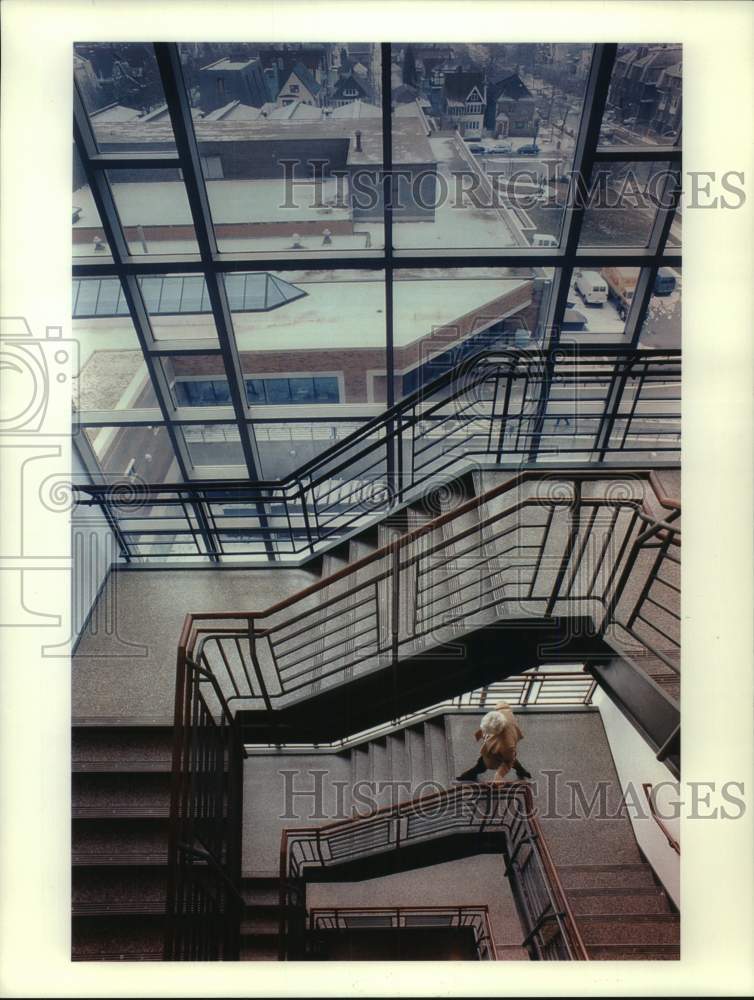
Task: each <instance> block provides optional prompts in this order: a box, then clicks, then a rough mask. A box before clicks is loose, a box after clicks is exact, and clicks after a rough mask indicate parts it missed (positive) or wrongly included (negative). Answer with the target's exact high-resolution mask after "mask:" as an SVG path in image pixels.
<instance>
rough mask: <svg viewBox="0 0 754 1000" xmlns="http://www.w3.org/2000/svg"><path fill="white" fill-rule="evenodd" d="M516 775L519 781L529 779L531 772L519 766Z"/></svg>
mask: <svg viewBox="0 0 754 1000" xmlns="http://www.w3.org/2000/svg"><path fill="white" fill-rule="evenodd" d="M517 777H518V780H519V781H531V774H530V773H529V772H528V771H527V770H526V768H525V767H522V768H521V770H520V771H519V772H518V774H517Z"/></svg>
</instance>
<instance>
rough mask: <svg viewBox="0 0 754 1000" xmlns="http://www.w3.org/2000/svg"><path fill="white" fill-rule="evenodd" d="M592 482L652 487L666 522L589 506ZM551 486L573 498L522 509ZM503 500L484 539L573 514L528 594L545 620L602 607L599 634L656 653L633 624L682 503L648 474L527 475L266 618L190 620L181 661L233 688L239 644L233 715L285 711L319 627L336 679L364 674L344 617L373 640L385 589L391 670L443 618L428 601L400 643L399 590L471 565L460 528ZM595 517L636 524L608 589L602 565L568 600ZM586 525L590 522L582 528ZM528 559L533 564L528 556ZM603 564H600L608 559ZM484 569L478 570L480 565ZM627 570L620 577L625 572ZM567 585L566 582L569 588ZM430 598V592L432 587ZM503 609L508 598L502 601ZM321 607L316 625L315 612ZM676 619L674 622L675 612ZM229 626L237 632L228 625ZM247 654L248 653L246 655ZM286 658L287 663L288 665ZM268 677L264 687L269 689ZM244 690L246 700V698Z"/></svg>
mask: <svg viewBox="0 0 754 1000" xmlns="http://www.w3.org/2000/svg"><path fill="white" fill-rule="evenodd" d="M590 482H607V483H610V482H618V483H624V484H625V483H626V482H629V483H632V482H643V483H645V484H648V486H649V487H650V488H651V490H652V493H653V494H654V497H655V499H656V501H657V503H658V504H659V505H660V506H661V507H663V508H664V509H666V510H668V511H669V515H668V517H666V518H665V519H664V520H663V519H658V518H657V516H656V515H655V514H654V513H653V512H652V510H651V509H650V508H649V506H648V505H647V501H646V498H641V499H638V498H636V497H630V496H626V497H608V496H606V497H599V496H596V497H590V496H584V495H583V487H584V486H585V485H586V484H588V483H590ZM553 483H565V484H566V485H567V486H569V488H571V487H572V494H569V495H568V496H565V495H562V496H557V495H553V496H549V497H539V496H532V497H525V498H524V499H521V498H520V497H519V491H520V489H521V487H522V486H524V485H526V484H549V485H550V486H552V484H553ZM505 494H507V495H512V496H513V498H514V501H513V502H512V503H511V504H510V505H509V506H507V507H506V508H505V510H504V511H502V512H500V511H497V512H495V513H494V514H493V515H491V516H485V517H482V518H480V525H481V530H484V528H485V527H486V528H489V529H491V527H492V526H493V525H494V524H496V523H499V522H500V521H501V519H502V518H503V517H505V516H509V515H517V514H518V513H519V512H520V511H522V510H524V509H526V508H527V507H529V508H530V507H537V508H541V509H543V510H545V511H550V515H552V513H553V512H554V511H555V510H557V509H565V510H566V511H570V515H569V516H570V517H571V529H570V537H569V541H568V544H567V546H566V548H565V549H564V550H563V552H562V553H561V554H560V556H559V558H560V559H561V565H560V570H559V572H558V575H557V578H556V580H555V582H554V585H553V587H552V589H551V590H550V592H549V594H546V595H534V594H533V592H532V589H530V592H529V594H528V597H527V598H526V599H528V600H531V601H534V602H539V603H540V604H542V605H543V606H544V614H545V616H549V615H550V614H551V613H552V611H553V609H554V607H555V605H556V603H557V601H558V600H561V599H567V600H571V601H574V602H582V603H583V602H584V601H591V602H593V604H594V606H597V605H600V606H601V607H602V609H603V611H604V615H603V620H602V622H601V623H600V628H601V630H602V631H603V632H604V631H605V630H606V629H607V628H608V627H609V626H611V625H617V626H619V627H620V628H622V629H625V630H626V631H627V632H629V633H630V634H632V635H633V636H634V638H638V640H639V641H642V642H643V643H644V644H645V645H646V646H647V647H648V648H650V649H652V650H653V651H656V650H654V647H653V645H652V644H651V643H650V642H649V641H648V640H647V638H646V636H644V637H642V636H641V634H640V632H639V631H638V629H637V628H636V627H635V622H636V619H637V616H638V615H640V614H641V612H642V610H643V609H644V608H645V606H646V605H647V602H648V601H652V602H653V603H657V601H656V600H655V598H654V597H652V596H651V587H652V585H653V583H654V582H655V580H656V579H657V576H658V574H659V571H660V569H661V568H662V567H663V566H664V565H665V564H666V562H667V561H668V560H670V559H673V558H674V557H672V556H671V555H668V550H669V548H670V546H671V545H672V546H674V547H677V546H678V545H679V544H680V530H679V529H677V528H676V527H675V526H674V525H673V523H672V519H674V518H675V517H677V516H678V514H679V513H680V508H679V505H678V503H677V501H675V500H673V499H672V498H669V497H666V496H665V495H664V493H663V492H662V487H661V484H660V482H659V480H658V479H657V477H656V475H655V474H654V473H653V472H648V471H646V470H628V471H626V472H623V471H621V472H613V471H605V470H587V471H578V472H566V473H555V472H553V471H542V472H535V471H532V470H529V471H526V472H523V473H521V474H519V475H518V476H515V477H513V478H512V479H511V480H509V481H507V482H505V483H502V484H500V485H498V486H496V487H495V488H494V489H492V490H489V491H488V492H486V493H484V494H482V495H480V496H477V497H474V498H472V499H470V500H468V501H466V502H465V503H463V504H461V505H460V506H459V507H457V508H455V509H453V510H451V511H449V512H447V513H445V514H441V515H440V516H438V517H436V518H435V519H433V520H432V521H430V522H428V523H426V524H424V525H422V526H420V527H418V528H416V529H414V530H412V531H409V532H407V533H406V534H404V535H401V536H399V537H398V538H397V539H395V540H393V541H391V542H390V543H388V544H387V545H384V546H382V547H381V548H379V549H377V550H376V551H374V552H372V553H370V554H369V555H367V556H364V557H363V558H362V559H359V560H357V561H355V562H353V563H350V564H349V565H348V566H346V567H344V568H343V569H342V570H339V571H338V572H336V573H334V574H333V575H331V576H329V577H326V578H324V579H321V580H319V581H317V582H315V583H313V584H311V585H310V586H309V587H306V588H304V589H303V590H301V591H299V592H298V593H296V594H294V595H291V596H290V597H287V598H285V599H284V600H282V601H279V602H278V603H276V604H275V605H273V606H272V607H270V608H267V609H265V610H263V611H220V612H214V613H212V612H201V613H195V614H192V615H189V616H187V619H186V621H185V623H184V630H183V634H182V638H181V645H180V651H182V653H183V654H185V655H186V656H187V657H188V658H189V659H191V660H192V662H195V663H204V664H205V666H208V665H209V663H210V662H211V661H214V663H215V668H216V670H219V669H220V667H221V666H222V667H223V669H224V670H225V671H227V673H228V675H229V676H231V679H233V678H232V674H233V670H232V665H231V663H230V662H229V660H228V657H227V656H226V655H225V653H224V651H223V650H224V645H223V644H224V643H227V642H233V643H234V644H235V651H234V654H233V655H234V656H236V654H237V655H238V657H240V658H241V662H242V665H243V662H244V659H243V658H244V656H245V655H248V657H249V664H250V668H251V667H253V673H254V676H255V680H256V684H255V685H253V686H252V684H251V683H250V682H249V683H247V682H246V680H247V677H248V676H250V674H251V673H252V670H251V669H249V671H248V673H247V675H246V676H240V671H238V673H239V680H238V682H236V680H233V686H234V688H235V689H236V690H235V693H226V695H225V701H226V704H227V706H228V707H229V708H230V707H231V706H235V705H237V704H238V703H239V702H243V701H244V700H245V701H248V700H249V699H256V698H258V699H261V700H262V701H263V702H264V705H265V707H267V708H268V709H269V708H272V707H274V706H275V705H276V704H279V702H280V699H281V698H283V697H285V696H286V695H290V694H292V693H293V692H294V691H296V690H300V689H301V687H302V684H306V683H307V681H306V680H303V681H302V680H301V679H300V678H302V677H303V678H306V676H307V674H311V670H310V669H309V668H308V667H307V666H306V664H307V663H308V664H309V667H311V664H312V662H313V661H312V655H313V654H311V652H310V648H311V641H312V633H311V629H312V628H313V627H314V625H315V624H318V625H319V626H320V627H321V626H323V624H324V623H325V622H328V623H329V625H330V629H331V631H330V632H329V633H328V638H329V639H330V640H331V641H332V643H333V647H332V648H333V650H337V652H338V657H339V668H338V669H340V670H341V671H342V670H344V669H345V668H346V667H347V666H348V663H352V664H358V663H360V662H363V660H364V659H365V655H364V652H363V649H366V648H367V647H366V646H365V647H363V649H360V650H353V651H351V652H350V653H349V652H348V651H347V650H346V648H345V643H346V634H347V633H346V632H345V630H344V626H343V624H342V622H341V621H340V620H341V618H342V616H343V614H344V613H346V614H349V613H351V612H353V611H354V609H356V610H357V611H358V610H359V609H360V606H361V605H363V608H361V611H362V612H363V614H362V618H361V620H363V622H365V623H366V627H367V629H372V630H373V629H374V625H373V622H372V619H371V617H370V616H371V615H372V612H375V611H376V610H377V609H378V608H379V603H380V597H379V594H380V588H381V587H382V588H387V591H388V592H390V593H392V595H393V597H392V599H391V601H390V604H389V606H390V611H389V613H388V614H387V618H389V622H386V623H385V625H386V626H387V625H389V626H390V629H391V632H390V635H389V636H388V637H387V638H385V639H384V640H383V639H382V638H381V637H380V636H379V635H377V636H376V637H375V636H374V635H373V634H372V637H371V639H370V643H371V644H370V645H369V647H368V651H369V656H370V657H371V656H372V655H385V656H388V657H389V658H392V660H393V661H394V662H395V661H397V658H398V656H399V655H400V652H401V649H402V647H403V646H405V645H406V644H407V643H408V642H409V641H411V640H413V639H416V638H417V637H418V636H421V635H423V634H429V632H430V631H431V630H432V628H434V626H433V625H432V622H434V621H435V619H436V617H437V615H436V611H435V609H434V608H433V607H432V600H433V599H432V595H431V593H430V594H429V596H425V598H424V599H425V601H426V607H427V608H429V611H428V615H429V618H428V620H429V623H430V626H431V628H430V627H425V628H424V631H423V632H422V627H421V626H417V625H416V624H415V626H414V631H413V633H412V635H411V636H409V637H408V638H407V637H401V636H399V635H398V634H397V628H396V626H397V624H398V623H397V617H396V616H397V610H396V601H397V594H398V593H399V592H400V588H401V586H403V588H404V591H405V588H406V587H408V586H409V585H410V582H411V581H410V579H409V577H410V575H411V574H413V577H414V578H415V587H416V586H418V582H417V581H418V579H419V573H420V572H423V570H422V566H429V565H431V564H432V561H433V560H436V561H438V562H439V563H442V562H443V560H444V561H445V562H444V564H445V565H448V564H452V563H453V560H455V559H459V558H466V557H465V556H464V557H459V556H458V554H457V552H454V548H453V547H454V545H457V544H458V543H459V542H464V540H465V539H466V540H467V539H468V538H469V536H470V535H472V534H473V533H475V532H476V530H477V529H476V528H468V527H464V526H463V522H462V519H463V517H464V516H465V515H466V514H468V513H470V512H473V511H480V513H482V512H484V510H485V508H487V507H488V505H489V504H490V503H491V502H492V501H494V500H496V499H497V498H499V497H502V496H503V495H505ZM599 510H604V511H605V512H606V513H607V514H608V515H612V516H613V517H617V513H618V512H619V511H620V510H626V511H629V512H630V513H631V515H632V518H633V521H632V524H631V525H630V526H629V527H627V528H625V529H624V538H623V546H622V548H621V550H620V551H619V552H618V554H617V556H616V558H615V561H614V565H613V566H612V572H611V573H610V576H609V579H608V580H607V581H603V583H602V589H601V590H598V589H596V583H597V576H598V572H599V565H598V566H597V567H596V569H595V573H594V574H593V576H592V582H591V586H590V588H589V589H588V590H587V592H586V593H584V594H574V593H572V587H573V583H574V580H575V578H576V574H577V572H578V569H579V565H580V563H581V561H582V559H583V556H584V550H585V548H586V542H587V540H588V538H587V535H588V533H589V531H590V530H591V528H592V525H593V524H594V520H595V518H596V514H597V512H598V511H599ZM586 511H590V512H591V514H590V516H589V517H587V516H586V514H584V517H583V519H582V517H581V513H579V512H586ZM582 520H583V522H585V523H584V524H583V525H582ZM454 522H456V523H459V524H461V527H460V528H459V529H458V530H457V531H455V532H448V533H447V534H445V535H442V537H441V540H440V541H437V542H435V541H433V540H432V539H435V538H438V537H440V529H442V528H443V527H444V526H446V525H450V524H453V523H454ZM639 525H641V526H642V527H644V528H645V530H644V531H642V532H638V527H639ZM646 526H648V527H646ZM534 527H535V528H537V530H539V529H541V530H542V538H541V540H540V541H539V543H538V544H539V559H538V561H541V558H542V554H543V553H544V551H545V549H546V546H547V544H548V537H547V533H548V532H549V524H548V525H537V526H534ZM582 527H583V528H584V531H585V532H586V535H584V537H583V538H582V540H581V541H580V542H578V541H577V536H578V534H579V531H580V530H581V529H582ZM653 529H656V531H655V532H654V534H652V536H651V537H650V538H648V537H647V532H648V531H652V530H653ZM634 532H638V534H632V533H634ZM658 532H659V533H660V534H661V535H662V536H664V540H663V541H662V543H661V545H662V547H661V549H660V550H659V555H658V557H657V558H656V559H655V562H654V565H653V568H652V570H651V572H650V573H649V574H648V575H647V584H646V585H645V588H644V589H643V590H642V592H641V594H640V597H639V600H638V601H637V603H636V605H635V606H634V608H633V609H631V610H630V612H629V613H626V614H625V616H624V618H622V619H618V618H617V617H616V615H615V612H616V608H617V607H618V606H619V604H620V601H621V598H622V597H623V594H624V592H625V586H626V582H627V580H628V579H629V577H630V576H631V573H632V572H633V569H634V567H635V564H636V561H637V559H638V558H639V556H640V554H641V553H642V552H643V551H645V548H647V547H649V546H650V545H651V544H652V541H651V538H653V537H655V535H656V534H657V533H658ZM479 538H482V535H479ZM420 539H424V540H425V542H426V541H427V540H428V539H429V540H430V544H425V546H424V548H423V550H422V551H421V552H418V551H417V550H416V545H417V542H419V540H420ZM481 544H482V542H478V543H476V545H474V539H473V538H472V546H471V549H467V550H466V552H470V551H472V550H473V549H474V548H477V549H478V548H479V547H480V545H481ZM484 558H487V557H484ZM532 558H534V557H533V556H532ZM600 558H601V559H602V560H603V561H604V558H605V551H604V550H603V552H602V553H601V556H600ZM479 561H480V562H481V559H480V560H479ZM370 567H371V568H372V571H373V572H372V575H371V576H367V575H365V574H364V573H363V571H365V570H367V569H368V568H370ZM621 569H622V572H620V571H621ZM498 572H499V573H502V572H504V569H501V568H500V567H498ZM538 572H539V568H538V563H537V568H536V569H535V575H534V578H533V580H535V579H536V574H537V573H538ZM616 574H617V576H616ZM404 576H406V577H407V582H406V583H404V584H401V580H402V578H403V577H404ZM569 576H570V581H569V579H568V577H569ZM524 582H526V581H524ZM532 587H533V583H532ZM429 589H430V590H431V582H430V585H429ZM404 597H405V594H404ZM507 599H508V598H503V599H502V600H507ZM347 601H351V602H352V605H351V607H350V608H349V606H348V605H347V603H346V602H347ZM494 604H495V601H494V600H493V603H492V604H491V605H490V604H488V605H484V604H482V605H480V604H476V605H475V606H474V607H473V608H472V609H470V611H469V613H471V614H473V613H477V612H478V611H479V610H480V608H481V609H482V610H483V609H484V608H485V607H491V606H494ZM315 606H316V616H315V611H314V608H315ZM663 610H664V609H663ZM670 613H671V614H674V612H673V611H672V609H671V612H670ZM433 616H434V617H433ZM315 617H316V622H315ZM463 619H464V615H463V613H460V614H459V616H458V617H457V619H456V621H457V622H458V623H460V624H462V622H463ZM231 622H232V623H234V624H232V625H231V624H229V623H231ZM339 622H340V624H339ZM658 631H659V629H658ZM364 634H366V633H364ZM668 641H670V640H668ZM286 644H287V645H286ZM247 645H248V647H249V653H248V654H245V650H246V647H247ZM252 647H253V648H252ZM218 650H219V653H218ZM656 652H657V655H659V656H663V655H664V654H663V653H662V651H656ZM262 653H264V656H265V658H266V662H267V670H266V672H265V670H263V669H262V667H261V666H260V662H259V660H258V661H257V662H256V663H254V658H255V657H257V656H259V659H260V660H261V654H262ZM220 657H222V660H223V661H224V663H223V664H221V663H220ZM280 657H282V662H281V659H280ZM296 657H298V659H296ZM288 661H290V662H288ZM296 662H298V664H299V666H300V668H301V669H300V670H299V672H298V673H297V672H296V670H295V669H294V668H295V665H296ZM291 664H292V665H291ZM312 669H313V668H312ZM325 676H329V675H328V674H326V672H325V671H324V670H322V671H321V674H320V678H319V679H320V680H321V679H322V678H323V677H325ZM265 677H266V678H267V680H265ZM270 680H274V681H275V684H276V685H277V687H278V690H277V691H270V690H269V689H268V687H267V684H268V683H269V681H270ZM310 680H313V678H310ZM241 689H243V690H242V691H241Z"/></svg>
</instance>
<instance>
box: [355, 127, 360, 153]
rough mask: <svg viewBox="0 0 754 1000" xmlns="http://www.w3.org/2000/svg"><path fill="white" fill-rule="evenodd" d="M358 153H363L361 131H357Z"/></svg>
mask: <svg viewBox="0 0 754 1000" xmlns="http://www.w3.org/2000/svg"><path fill="white" fill-rule="evenodd" d="M356 152H357V153H360V152H361V132H360V131H359V129H356Z"/></svg>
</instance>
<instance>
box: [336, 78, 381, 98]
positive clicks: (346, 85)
mask: <svg viewBox="0 0 754 1000" xmlns="http://www.w3.org/2000/svg"><path fill="white" fill-rule="evenodd" d="M347 90H356V91H358V94H359V99H360V100H365V99H366V100H369V99H370V98H371V97H372V88H371V87H370V85H369V81H368V80H365V79H364V78H363V77H356V76H351V75H350V74H348V75H346V76H340V77H338V80H337V81H336V83H335V86H334V87H333V98H335V100H339V99H340V98H342V97H344V96H345V92H346V91H347Z"/></svg>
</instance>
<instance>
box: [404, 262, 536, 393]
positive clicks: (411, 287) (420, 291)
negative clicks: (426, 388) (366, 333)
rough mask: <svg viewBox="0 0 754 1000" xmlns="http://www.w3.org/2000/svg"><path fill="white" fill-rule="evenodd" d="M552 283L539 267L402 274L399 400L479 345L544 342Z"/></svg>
mask: <svg viewBox="0 0 754 1000" xmlns="http://www.w3.org/2000/svg"><path fill="white" fill-rule="evenodd" d="M551 281H552V272H551V271H549V270H547V271H545V270H543V269H540V268H537V269H529V268H521V269H518V271H516V270H514V269H511V268H489V269H484V270H473V271H472V270H468V269H463V268H455V269H450V268H445V269H443V270H442V271H438V270H436V269H435V270H430V271H426V272H425V271H415V272H406V271H399V272H397V274H396V282H395V285H394V290H395V351H394V354H395V371H396V378H395V396H396V399H399V398H401V396H404V395H407V394H408V393H410V392H413V391H414V390H416V389H418V388H419V387H420V386H422V385H426V384H427V383H428V382H430V381H432V380H433V379H435V378H437V377H438V376H440V375H442V374H444V373H445V372H446V371H448V370H450V369H451V368H453V367H455V366H456V365H457V364H458V363H459V362H460V361H461V360H462V358H464V357H467V356H469V355H472V354H476V353H478V352H479V351H482V350H489V349H493V348H495V347H502V348H505V347H509V346H516V347H527V346H528V347H533V346H536V345H538V344H541V342H542V340H543V337H544V333H545V331H544V329H543V327H542V323H543V321H544V316H545V307H546V304H547V301H548V298H549V292H550V288H551ZM398 373H400V374H398Z"/></svg>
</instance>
